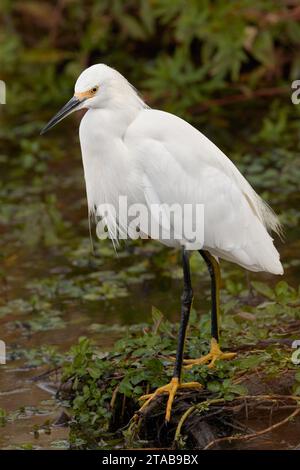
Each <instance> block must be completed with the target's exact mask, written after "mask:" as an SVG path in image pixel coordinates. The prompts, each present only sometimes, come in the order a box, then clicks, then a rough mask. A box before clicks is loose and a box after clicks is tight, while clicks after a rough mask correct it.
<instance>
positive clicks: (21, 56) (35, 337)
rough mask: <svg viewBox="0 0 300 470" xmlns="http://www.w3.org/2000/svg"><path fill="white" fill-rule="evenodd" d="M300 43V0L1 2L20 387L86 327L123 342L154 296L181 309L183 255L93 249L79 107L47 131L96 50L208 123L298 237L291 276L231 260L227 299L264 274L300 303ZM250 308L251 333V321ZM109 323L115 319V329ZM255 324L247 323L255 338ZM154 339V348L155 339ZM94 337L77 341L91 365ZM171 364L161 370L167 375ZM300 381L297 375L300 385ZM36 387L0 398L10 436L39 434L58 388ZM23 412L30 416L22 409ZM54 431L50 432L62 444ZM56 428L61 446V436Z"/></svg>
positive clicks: (165, 104)
mask: <svg viewBox="0 0 300 470" xmlns="http://www.w3.org/2000/svg"><path fill="white" fill-rule="evenodd" d="M299 48H300V3H299V0H255V1H253V0H234V1H226V0H215V1H212V0H136V1H134V0H127V1H122V0H87V1H79V0H57V1H50V0H49V1H47V0H45V1H35V0H28V1H27V0H26V1H24V0H23V1H21V0H14V1H12V0H2V1H1V4H0V79H1V80H4V81H5V83H6V86H7V99H6V101H7V104H6V105H3V106H2V105H1V106H0V169H1V187H0V201H1V206H0V231H1V240H0V246H1V252H0V259H1V262H2V267H1V270H0V281H1V286H0V288H1V304H0V323H1V335H3V336H4V338H5V340H6V342H7V344H8V345H9V348H8V353H9V359H10V360H11V362H10V363H9V364H8V366H7V367H6V368H2V369H1V371H0V373H1V374H2V375H3V377H2V379H1V387H3V388H4V389H5V390H6V389H7V387H8V389H9V387H10V384H11V378H12V377H13V378H14V386H15V387H17V385H18V384H19V386H20V387H22V386H23V382H24V377H23V376H22V377H20V375H18V373H17V372H14V371H15V369H14V367H16V364H17V365H18V366H20V365H22V367H25V369H26V368H27V369H28V374H29V377H31V375H32V373H33V372H32V368H36V367H40V368H41V370H44V369H43V368H45V367H49V365H50V366H51V367H52V366H53V364H54V365H56V366H57V365H58V364H61V362H62V361H63V360H64V357H63V352H64V351H65V349H66V348H67V347H69V346H71V345H72V344H74V343H75V342H76V341H77V339H78V337H79V336H80V335H82V334H84V335H86V336H89V337H93V338H95V339H96V340H97V341H98V343H99V341H100V344H101V346H102V348H106V347H107V348H110V347H111V346H112V345H111V342H112V341H113V339H114V338H115V336H116V337H118V335H119V336H120V335H122V334H124V325H126V324H128V323H140V322H142V321H145V320H147V319H149V315H150V313H149V312H150V311H151V306H152V304H155V305H156V306H157V307H159V308H160V309H161V310H162V311H163V313H164V315H165V316H167V317H168V318H169V319H172V320H173V321H174V320H177V318H178V313H177V312H178V300H179V296H180V280H179V281H178V279H179V278H180V276H181V273H180V270H179V268H178V263H177V261H178V259H177V254H176V253H174V252H173V251H172V250H165V249H163V248H161V247H160V248H158V247H157V246H156V245H155V244H151V243H149V245H147V247H144V246H139V245H137V246H136V245H135V246H131V245H130V244H129V245H128V246H127V247H125V249H124V251H123V252H122V253H120V254H119V257H118V258H116V257H115V255H114V252H113V250H112V249H111V247H110V245H106V244H99V243H98V242H96V246H95V253H94V254H92V252H91V249H90V244H89V240H88V226H87V217H86V201H85V196H84V194H85V193H84V186H83V174H82V168H81V161H80V152H79V145H78V137H77V127H76V124H75V122H74V121H77V122H78V116H77V117H76V116H72V117H71V118H70V119H69V122H67V121H66V122H64V123H63V124H61V125H60V127H58V128H56V129H55V130H53V132H52V133H51V134H49V135H47V136H46V137H43V138H42V137H40V136H39V131H40V129H41V128H42V127H43V125H44V124H45V122H47V121H48V119H49V118H50V117H51V116H52V115H53V114H54V113H55V112H56V111H57V110H58V109H59V108H60V107H61V106H62V105H63V104H64V103H65V102H66V101H67V100H68V99H69V98H70V97H71V96H72V94H73V87H74V82H75V80H76V78H77V76H78V75H79V74H80V72H81V71H82V70H83V69H84V68H86V67H87V66H89V65H91V64H94V63H97V62H103V63H106V64H108V65H110V66H112V67H115V68H116V69H118V70H119V71H120V72H121V73H122V74H124V75H125V76H126V77H127V78H128V79H129V81H130V82H131V83H132V84H133V85H134V86H135V87H136V88H138V90H139V91H140V92H141V93H142V95H143V97H144V98H145V99H146V101H147V103H148V104H149V105H150V106H151V107H157V108H161V109H164V110H167V111H170V112H173V113H175V114H178V115H180V116H182V117H184V118H185V119H187V120H188V121H189V122H191V123H192V124H193V125H195V126H196V127H197V128H199V129H201V131H202V132H203V133H204V134H206V135H207V136H208V137H209V138H210V139H211V140H213V141H214V142H215V143H216V144H217V145H219V146H220V148H222V150H224V151H225V152H226V153H227V154H228V155H229V157H230V158H231V159H232V160H233V161H234V162H235V163H236V164H237V166H238V167H239V168H240V169H241V171H242V172H243V173H244V174H245V176H246V177H247V178H248V179H249V181H250V182H251V183H252V184H253V186H254V187H255V189H256V190H257V191H258V192H259V193H260V194H261V195H262V196H263V197H264V198H265V199H266V200H267V201H268V202H269V203H270V204H271V205H272V206H273V207H274V208H275V209H276V210H277V211H278V213H279V214H280V219H281V221H282V222H283V224H284V226H285V231H286V240H285V244H282V243H281V242H280V241H279V240H276V243H277V245H278V247H279V250H280V251H281V254H282V258H283V262H284V267H285V269H286V274H285V277H284V279H283V280H281V281H280V282H279V284H278V279H275V278H274V277H268V276H265V275H260V274H258V275H252V277H251V279H250V280H249V278H248V279H246V278H245V276H244V274H242V271H241V270H240V269H238V268H236V267H234V266H232V265H229V264H226V263H225V267H226V268H225V270H224V271H225V272H224V282H223V287H224V290H223V294H222V295H223V297H222V300H223V306H224V310H225V311H233V312H237V311H240V310H243V311H245V310H246V311H247V310H248V311H249V312H250V311H251V314H253V315H254V314H255V311H252V310H251V308H252V307H251V306H250V305H249V304H247V302H246V301H245V298H246V296H247V295H248V293H249V287H250V281H251V289H252V291H255V292H256V294H259V295H260V296H262V297H261V299H260V300H261V301H262V299H264V300H268V301H269V302H271V303H272V302H277V303H278V305H279V307H278V306H277V307H276V308H277V310H276V315H279V313H280V312H281V311H282V309H283V311H285V312H287V304H289V303H290V302H294V303H295V302H298V300H297V299H299V291H298V283H299V273H300V261H299V248H300V242H299V214H300V212H299V199H300V198H299V194H300V192H299V181H300V158H299V137H300V125H299V119H300V105H295V104H293V103H292V101H291V94H292V91H293V90H292V88H291V84H292V82H293V81H294V80H297V79H300V56H299ZM133 252H134V254H135V256H132V253H133ZM193 271H194V273H195V275H196V276H199V279H200V281H201V282H202V285H204V286H205V289H204V292H205V294H206V296H207V298H208V296H209V284H208V277H207V274H206V273H205V271H204V269H203V268H202V267H201V265H200V263H199V261H197V262H196V261H195V262H193ZM199 279H198V280H199ZM276 283H277V286H275V287H274V289H275V290H273V286H274V285H275V284H276ZM270 286H271V287H270ZM276 289H277V290H276ZM167 291H169V292H173V294H174V295H172V296H171V295H166V294H165V293H166V292H167ZM201 291H202V292H201V296H199V299H198V303H197V298H196V303H195V308H196V310H197V311H198V312H201V313H203V314H204V313H206V312H208V311H209V304H208V303H207V300H206V301H205V302H203V290H202V289H201ZM140 292H142V295H140ZM278 309H279V310H278ZM280 309H281V310H280ZM293 312H294V313H293V315H295V310H293ZM155 315H156V316H155ZM155 315H154V316H155V318H156V320H157V313H156V314H155ZM274 315H275V314H274ZM203 318H206V317H203ZM249 318H250V317H248V320H247V321H248V323H249V324H248V323H247V325H246V326H245V323H244V324H243V331H244V332H246V333H247V328H248V327H249V328H250V330H251V328H252V327H253V325H252V326H251V321H250V320H249ZM262 318H263V317H262ZM267 318H269V317H268V315H267ZM276 318H277V317H276ZM280 318H281V317H280V315H279V316H278V318H277V320H276V322H277V323H276V324H279V325H280ZM207 321H208V320H207ZM244 321H246V319H245V318H244ZM268 321H269V320H268ZM293 321H294V317H293ZM99 322H100V325H99ZM113 323H116V324H118V325H119V327H120V330H118V327H117V326H114V327H113V326H112V324H113ZM204 323H205V322H204ZM103 324H105V325H106V327H107V328H111V330H109V331H110V333H109V335H108V333H107V330H105V328H104V326H103ZM101 325H102V326H101ZM109 325H110V326H109ZM203 325H204V324H203ZM231 326H232V325H231ZM122 328H123V330H122ZM236 328H237V330H238V332H237V330H235V329H231V330H230V331H231V333H232V334H233V333H234V335H235V336H239V335H240V334H241V332H240V331H239V328H241V326H240V323H239V322H237V324H236ZM203 331H204V333H205V332H206V331H207V330H205V328H204V330H203ZM251 331H252V330H251ZM298 331H299V330H298ZM2 332H3V333H2ZM246 333H245V334H246ZM97 334H98V335H99V334H100V336H97ZM101 334H102V336H101ZM255 334H257V332H255ZM289 334H290V336H289V337H291V335H292V333H289ZM293 334H294V335H295V337H296V336H297V334H296V333H293ZM251 335H252V336H251ZM251 335H250V336H249V331H248V339H249V338H250V337H251V341H253V338H254V336H253V335H254V332H253V331H252V332H251ZM260 335H261V339H265V338H269V337H270V336H271V335H272V328H269V327H268V328H265V329H264V327H263V325H261V328H260ZM108 336H110V338H108ZM292 336H293V335H292ZM298 336H299V335H298ZM109 340H111V341H109ZM82 344H83V346H81V347H82V348H83V349H84V348H87V349H86V350H88V347H87V346H86V344H85V343H82ZM159 344H160V345H161V342H158V344H157V345H159ZM132 347H133V349H134V347H135V346H132ZM144 347H145V348H146V349H147V347H148V350H149V348H150V346H149V344H148V343H147V342H146V343H145V345H144ZM168 347H171V346H168ZM171 349H172V347H171ZM86 350H85V349H84V351H83V350H81V349H80V350H79V353H78V351H77V354H79V356H80V354H81V356H80V358H79V362H80V360H83V359H82V358H85V356H84V355H85V354H86ZM158 352H159V351H158ZM270 357H271V359H270V361H271V363H272V360H273V359H274V358H273V359H272V355H271V356H270ZM14 361H19V362H16V363H15V362H14ZM83 363H84V364H85V365H86V363H85V362H84V361H83ZM282 364H283V363H282ZM282 364H281V365H282ZM284 364H285V365H284V367H287V366H286V363H285V362H284ZM273 365H274V364H273ZM247 367H248V366H247ZM11 368H12V369H11ZM27 369H26V370H27ZM82 370H85V366H84V367H83V369H82ZM159 370H160V372H159V371H158V370H156V369H155V367H154V369H153V375H155V376H158V375H159V373H162V371H161V369H159ZM6 372H9V373H8V374H6ZM35 372H36V371H35ZM73 373H74V371H73ZM162 374H163V373H162ZM298 375H299V374H298ZM151 377H152V376H151V374H150V378H151ZM150 378H149V380H150ZM136 380H137V379H136ZM141 380H142V379H141ZM297 380H298V382H297ZM299 382H300V377H299V376H298V379H296V381H295V384H294V390H296V391H297V390H298V392H297V393H298V394H299V393H300V390H299V387H300V385H299ZM31 387H32V390H31V397H32V399H31V401H30V400H29V399H28V396H27V395H26V396H25V395H23V394H22V392H20V393H19V394H14V397H15V399H12V398H11V396H10V395H8V399H7V401H5V402H4V403H3V405H2V404H1V406H3V411H2V416H3V421H6V426H5V428H4V431H3V437H2V438H1V437H0V445H1V446H2V447H5V446H8V445H15V446H23V447H24V446H25V447H26V445H28V446H34V445H35V444H32V442H31V441H30V439H29V438H28V435H29V432H30V430H31V429H32V426H33V425H36V426H37V427H38V428H39V427H40V426H41V419H40V418H38V416H40V411H41V410H40V408H41V404H40V403H41V400H42V399H43V398H45V396H44V395H41V392H37V391H36V388H35V386H34V385H32V386H31ZM126 387H127V388H126ZM215 387H216V386H215ZM297 387H298V388H297ZM123 388H124V391H126V393H127V394H130V393H134V394H136V395H138V394H139V393H140V392H141V390H135V388H134V385H133V384H132V383H131V382H130V380H129V379H128V378H127V379H126V381H125V382H124V384H123ZM220 393H221V392H220ZM94 398H95V397H94V396H93V399H94ZM88 400H89V398H87V399H86V401H84V403H81V404H78V406H77V405H76V406H77V408H76V411H75V414H76V413H77V418H78V419H79V421H80V419H81V418H82V419H83V421H84V420H85V421H88V422H90V421H91V420H92V421H93V420H94V421H93V424H95V423H96V425H98V424H97V423H98V422H97V419H98V418H99V419H100V418H101V419H102V420H105V419H106V420H107V419H108V416H109V413H108V412H107V408H105V406H106V405H105V406H104V405H103V403H104V402H105V399H103V400H104V402H103V403H102V402H101V403H102V405H103V406H102V405H101V407H102V408H101V410H100V408H99V409H98V410H97V412H95V410H94V409H92V411H91V406H90V405H88V404H87V403H88ZM55 406H57V405H55ZM55 406H54V405H53V407H52V408H51V412H55V410H56V408H55ZM20 407H21V408H22V410H23V411H22V412H20V411H19V412H17V411H16V410H20ZM42 408H43V407H42ZM43 410H44V408H43ZM103 410H106V411H105V412H104V411H103ZM18 413H19V414H18ZM90 413H92V414H93V413H94V414H93V417H91V414H90ZM95 413H96V416H97V418H95ZM105 413H106V414H105ZM24 415H25V417H26V419H27V421H26V420H25V421H24V419H23V421H22V420H20V421H18V420H19V418H20V417H21V418H24ZM5 417H6V418H5ZM21 418H20V419H21ZM0 420H1V413H0ZM24 422H25V423H27V424H25V425H24ZM20 423H22V424H20ZM22 426H23V427H22ZM24 436H25V437H24ZM56 437H61V436H56ZM1 439H2V440H1ZM43 439H45V441H44V443H43V440H42V438H41V440H40V444H39V445H42V446H49V445H50V444H49V440H48V441H47V439H46V438H45V436H44V438H43ZM28 440H29V441H30V443H28ZM52 440H53V442H54V444H51V445H53V446H55V445H57V446H59V445H63V444H61V442H63V441H59V440H58V441H57V442H58V443H57V444H55V439H52ZM59 442H60V444H59Z"/></svg>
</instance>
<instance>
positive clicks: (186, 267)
mask: <svg viewBox="0 0 300 470" xmlns="http://www.w3.org/2000/svg"><path fill="white" fill-rule="evenodd" d="M182 267H183V283H184V286H183V293H182V297H181V319H180V327H179V334H178V345H177V353H176V361H175V367H174V374H173V377H176V378H178V379H179V380H180V376H181V369H182V361H183V351H184V342H185V334H186V328H187V325H188V321H189V317H190V310H191V306H192V302H193V289H192V284H191V274H190V263H189V256H188V254H187V252H186V251H185V249H184V248H183V249H182Z"/></svg>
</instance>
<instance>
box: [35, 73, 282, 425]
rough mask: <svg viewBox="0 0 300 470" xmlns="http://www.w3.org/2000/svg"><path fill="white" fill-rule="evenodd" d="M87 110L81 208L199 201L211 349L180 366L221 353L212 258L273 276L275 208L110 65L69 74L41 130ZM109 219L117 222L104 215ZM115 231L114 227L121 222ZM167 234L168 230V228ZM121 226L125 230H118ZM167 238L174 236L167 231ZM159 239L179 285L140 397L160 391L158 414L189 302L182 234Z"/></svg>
mask: <svg viewBox="0 0 300 470" xmlns="http://www.w3.org/2000/svg"><path fill="white" fill-rule="evenodd" d="M83 108H87V110H88V111H87V112H86V114H85V115H84V117H83V118H82V120H81V124H80V130H79V136H80V144H81V150H82V159H83V166H84V175H85V182H86V191H87V199H88V206H89V210H90V211H91V212H93V211H94V210H95V208H97V207H98V206H99V205H101V204H103V203H111V204H113V205H116V204H117V200H118V198H119V196H120V195H125V196H127V197H128V201H129V202H130V203H141V204H144V205H147V206H148V207H149V206H151V203H157V202H159V203H160V204H168V205H172V204H174V203H177V204H181V205H183V204H192V205H195V204H198V203H201V204H203V205H204V243H203V246H202V247H201V249H200V250H199V252H200V254H201V256H202V257H203V258H204V261H205V263H206V264H207V267H208V270H209V274H210V277H211V297H212V312H211V349H210V352H209V353H208V354H207V355H206V356H204V357H202V358H200V359H191V360H187V361H186V363H187V367H192V366H193V365H195V364H196V365H197V364H205V363H209V366H210V367H212V366H213V365H214V363H215V361H216V360H220V359H231V358H233V357H234V356H235V354H234V353H223V352H222V351H221V349H220V347H219V308H220V307H219V287H220V268H219V259H220V258H222V259H225V260H228V261H231V262H234V263H237V264H238V265H240V266H242V267H244V268H246V269H248V270H250V271H266V272H269V273H273V274H282V273H283V268H282V265H281V263H280V259H279V254H278V252H277V250H276V248H275V247H274V245H273V239H272V238H271V236H270V234H269V232H271V231H275V232H276V233H279V232H280V224H279V222H278V219H277V217H276V215H275V214H274V213H273V211H272V210H271V209H270V208H269V207H268V205H267V204H266V203H265V202H263V200H262V199H261V198H260V197H259V196H258V195H257V194H256V192H255V191H254V189H253V188H252V187H251V186H250V184H249V183H248V182H247V181H246V179H245V178H244V177H243V176H242V175H241V173H240V172H239V170H238V169H237V168H236V167H235V166H234V164H233V163H232V162H231V161H230V160H229V159H228V158H227V157H226V155H224V153H223V152H222V151H221V150H219V149H218V148H217V147H216V146H215V145H214V144H213V143H212V142H211V141H210V140H209V139H207V138H206V137H205V136H204V135H203V134H201V132H199V131H198V130H196V129H195V128H194V127H192V126H191V125H190V124H188V123H187V122H186V121H184V120H182V119H180V118H179V117H177V116H174V115H172V114H169V113H167V112H163V111H159V110H156V109H150V108H149V107H148V106H147V105H146V104H145V103H144V101H143V100H142V99H141V98H140V96H139V95H138V93H137V92H136V90H135V89H134V88H133V87H132V86H131V85H130V83H129V82H128V81H127V80H126V79H125V78H124V77H123V76H122V75H121V74H120V73H119V72H117V71H116V70H114V69H112V68H110V67H108V66H106V65H104V64H97V65H93V66H91V67H89V68H88V69H86V70H84V71H83V72H82V74H81V75H80V76H79V78H78V80H77V82H76V85H75V93H74V96H73V98H71V100H70V101H69V102H68V103H67V104H66V105H65V106H64V107H63V108H62V109H61V110H60V111H59V112H58V113H57V114H56V115H55V116H54V117H53V118H52V119H51V120H50V121H49V123H48V124H47V125H46V127H45V128H44V129H43V130H42V133H44V132H46V131H47V130H49V129H50V128H51V127H53V126H54V125H55V124H56V123H58V122H59V121H61V120H62V119H63V118H64V117H66V116H67V115H69V114H70V113H72V112H73V111H75V110H79V109H83ZM107 223H108V224H109V225H111V226H113V224H118V220H107ZM123 228H124V227H123ZM173 229H174V231H175V228H174V227H173ZM125 230H126V227H125ZM173 235H174V233H173ZM175 238H176V237H174V236H173V237H172V236H171V237H170V239H169V240H165V239H161V241H162V242H163V243H165V244H167V245H169V246H177V247H181V250H182V262H183V279H184V289H183V295H182V303H181V322H180V329H179V338H178V347H177V354H176V361H175V367H174V373H173V378H172V380H171V382H170V383H169V384H167V385H165V386H163V387H160V388H158V389H157V390H156V391H155V392H154V393H152V394H150V395H148V396H144V397H142V398H144V399H145V400H146V401H145V403H144V405H143V406H142V408H141V410H143V409H144V408H145V407H146V406H147V405H148V403H149V401H151V400H152V399H153V398H154V397H156V396H157V395H158V394H161V393H166V394H168V395H169V398H168V402H167V407H166V417H165V418H166V421H169V419H170V416H171V407H172V402H173V400H174V396H175V394H176V391H177V390H178V389H179V388H199V387H200V385H199V384H198V383H195V382H191V383H182V382H181V380H180V379H181V371H182V364H183V351H184V341H185V333H186V328H187V324H188V320H189V314H190V309H191V304H192V299H193V291H192V286H191V279H190V269H189V252H188V250H187V248H190V246H188V245H189V242H188V240H187V239H185V238H184V237H182V239H180V240H178V239H177V238H176V239H175Z"/></svg>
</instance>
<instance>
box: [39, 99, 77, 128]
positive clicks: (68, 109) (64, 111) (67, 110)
mask: <svg viewBox="0 0 300 470" xmlns="http://www.w3.org/2000/svg"><path fill="white" fill-rule="evenodd" d="M82 101H83V100H79V99H78V98H76V97H75V96H73V98H71V99H70V101H68V102H67V104H65V106H64V107H63V108H61V110H60V111H58V113H57V114H55V116H54V117H53V118H52V119H50V121H49V122H48V124H46V126H45V127H44V128H43V129H42V130H41V134H45V132H47V131H49V129H51V128H52V127H53V126H55V125H56V124H57V123H58V122H60V121H61V120H62V119H64V118H65V117H66V116H68V115H69V114H71V113H72V112H73V111H75V109H76V108H77V107H78V106H79V105H80V104H81V103H82Z"/></svg>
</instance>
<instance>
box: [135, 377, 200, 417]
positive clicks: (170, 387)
mask: <svg viewBox="0 0 300 470" xmlns="http://www.w3.org/2000/svg"><path fill="white" fill-rule="evenodd" d="M201 387H202V385H200V384H199V383H198V382H187V383H183V384H182V383H180V382H179V379H178V378H175V377H173V379H172V380H171V382H170V383H168V384H167V385H164V386H163V387H159V388H157V389H156V390H155V392H154V393H150V394H149V395H143V396H142V397H140V400H146V401H145V403H144V404H143V406H142V407H141V408H140V409H139V413H141V412H143V411H144V410H145V408H147V406H148V405H149V403H150V402H151V401H152V400H153V399H154V398H156V397H157V396H158V395H161V394H163V393H167V394H168V395H169V398H168V403H167V407H166V415H165V421H166V422H169V421H170V418H171V410H172V404H173V401H174V398H175V395H176V392H177V390H178V389H180V388H187V389H188V388H195V389H198V390H199V389H200V388H201Z"/></svg>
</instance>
